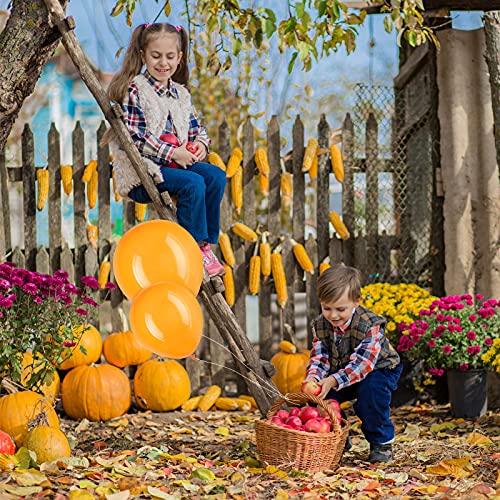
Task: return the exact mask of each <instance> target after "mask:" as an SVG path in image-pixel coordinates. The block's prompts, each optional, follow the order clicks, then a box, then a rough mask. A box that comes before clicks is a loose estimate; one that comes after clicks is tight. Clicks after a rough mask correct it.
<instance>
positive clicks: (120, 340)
mask: <svg viewBox="0 0 500 500" xmlns="http://www.w3.org/2000/svg"><path fill="white" fill-rule="evenodd" d="M102 351H103V354H104V357H105V358H106V361H107V362H108V363H110V364H112V365H114V366H118V368H123V367H125V366H130V365H140V364H142V363H144V362H145V361H147V360H148V359H149V358H150V357H151V355H152V354H153V353H152V352H151V351H148V349H144V347H142V346H141V345H140V344H139V343H138V342H137V340H136V339H135V335H134V334H133V333H132V331H130V330H129V331H128V332H117V333H112V334H111V335H110V336H109V337H107V338H106V340H105V341H104V344H103V347H102Z"/></svg>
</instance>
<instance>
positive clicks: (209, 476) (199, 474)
mask: <svg viewBox="0 0 500 500" xmlns="http://www.w3.org/2000/svg"><path fill="white" fill-rule="evenodd" d="M194 477H196V478H198V479H201V480H202V481H206V482H211V481H214V480H215V474H214V473H213V472H212V471H211V470H210V469H206V468H205V467H200V468H199V469H195V470H194V471H193V472H192V473H191V476H190V479H193V478H194Z"/></svg>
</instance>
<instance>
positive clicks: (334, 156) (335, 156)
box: [330, 144, 344, 182]
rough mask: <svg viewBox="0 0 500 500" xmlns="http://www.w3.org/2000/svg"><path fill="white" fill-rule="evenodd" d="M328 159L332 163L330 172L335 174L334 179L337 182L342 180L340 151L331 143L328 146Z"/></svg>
mask: <svg viewBox="0 0 500 500" xmlns="http://www.w3.org/2000/svg"><path fill="white" fill-rule="evenodd" d="M330 160H331V163H332V172H333V174H334V175H335V179H337V180H338V181H339V182H344V162H343V160H342V153H341V152H340V148H339V147H338V146H337V145H336V144H333V145H332V146H330Z"/></svg>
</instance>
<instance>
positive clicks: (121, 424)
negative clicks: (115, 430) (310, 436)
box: [108, 417, 128, 427]
mask: <svg viewBox="0 0 500 500" xmlns="http://www.w3.org/2000/svg"><path fill="white" fill-rule="evenodd" d="M127 425H128V418H127V417H121V418H119V419H118V420H113V421H111V422H109V423H108V426H109V427H127Z"/></svg>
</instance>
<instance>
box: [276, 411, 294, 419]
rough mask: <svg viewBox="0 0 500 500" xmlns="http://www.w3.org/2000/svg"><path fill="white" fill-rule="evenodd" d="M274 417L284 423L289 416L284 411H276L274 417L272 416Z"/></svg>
mask: <svg viewBox="0 0 500 500" xmlns="http://www.w3.org/2000/svg"><path fill="white" fill-rule="evenodd" d="M274 416H275V417H278V418H281V420H283V421H285V420H286V419H287V418H288V417H289V416H290V415H289V414H288V412H287V411H286V410H278V411H277V412H276V415H274Z"/></svg>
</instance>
